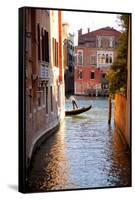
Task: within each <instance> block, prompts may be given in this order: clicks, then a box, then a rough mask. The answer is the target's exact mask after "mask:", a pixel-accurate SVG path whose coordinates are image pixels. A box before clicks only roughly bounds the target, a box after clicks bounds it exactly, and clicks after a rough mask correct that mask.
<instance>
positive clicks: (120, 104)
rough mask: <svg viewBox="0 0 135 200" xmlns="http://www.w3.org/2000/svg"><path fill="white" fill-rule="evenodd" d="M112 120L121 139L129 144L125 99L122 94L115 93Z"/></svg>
mask: <svg viewBox="0 0 135 200" xmlns="http://www.w3.org/2000/svg"><path fill="white" fill-rule="evenodd" d="M114 121H115V125H116V129H118V130H119V132H120V133H121V136H122V137H123V139H124V140H125V141H126V142H127V143H128V145H129V140H130V138H129V134H128V133H127V123H128V117H127V99H126V97H125V96H124V95H122V94H116V95H115V111H114Z"/></svg>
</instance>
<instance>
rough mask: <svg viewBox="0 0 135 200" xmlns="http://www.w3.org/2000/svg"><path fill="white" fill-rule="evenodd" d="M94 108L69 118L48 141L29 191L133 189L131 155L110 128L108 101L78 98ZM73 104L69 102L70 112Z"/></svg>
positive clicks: (35, 163)
mask: <svg viewBox="0 0 135 200" xmlns="http://www.w3.org/2000/svg"><path fill="white" fill-rule="evenodd" d="M77 103H78V105H79V106H84V105H85V106H87V105H90V104H92V109H91V110H89V111H87V112H86V113H83V114H81V115H78V116H74V117H66V118H65V120H64V122H63V123H62V125H61V127H60V129H59V131H58V132H57V133H55V134H54V135H53V136H51V137H50V138H49V139H48V140H46V141H45V142H44V143H43V144H42V145H41V147H40V149H39V150H38V151H37V153H36V155H35V156H34V159H33V161H32V166H33V167H32V169H31V171H30V175H29V178H28V191H29V192H39V191H52V190H65V189H80V188H100V187H101V188H102V187H121V186H130V159H129V158H130V154H129V151H128V150H127V148H125V146H124V145H123V144H122V142H121V139H120V137H119V135H118V133H116V131H114V125H113V120H112V123H111V126H108V124H107V121H108V100H107V99H105V98H93V99H92V98H86V97H78V100H77ZM68 108H71V103H70V102H69V101H68V100H67V101H66V109H68Z"/></svg>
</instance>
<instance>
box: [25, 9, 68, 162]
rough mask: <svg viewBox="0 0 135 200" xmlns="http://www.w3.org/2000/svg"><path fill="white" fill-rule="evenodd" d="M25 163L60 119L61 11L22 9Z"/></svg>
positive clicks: (61, 100) (61, 95) (62, 89)
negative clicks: (23, 33)
mask: <svg viewBox="0 0 135 200" xmlns="http://www.w3.org/2000/svg"><path fill="white" fill-rule="evenodd" d="M25 16H26V28H25V31H26V32H25V35H26V49H25V52H26V163H27V164H28V161H29V160H30V158H31V155H32V152H33V149H34V148H35V146H36V144H37V141H38V140H39V139H40V138H41V137H42V136H44V135H45V134H47V133H48V132H49V131H51V130H53V129H55V128H56V127H58V125H59V123H60V121H61V120H62V119H63V118H64V114H65V111H64V107H65V105H64V102H65V100H64V93H65V91H64V69H63V63H62V58H63V51H62V13H61V11H53V10H45V9H35V8H26V9H25Z"/></svg>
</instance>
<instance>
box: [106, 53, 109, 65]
mask: <svg viewBox="0 0 135 200" xmlns="http://www.w3.org/2000/svg"><path fill="white" fill-rule="evenodd" d="M108 62H109V59H108V54H106V63H108Z"/></svg>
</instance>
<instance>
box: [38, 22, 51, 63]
mask: <svg viewBox="0 0 135 200" xmlns="http://www.w3.org/2000/svg"><path fill="white" fill-rule="evenodd" d="M37 34H38V59H39V60H41V52H42V61H45V62H49V37H48V32H47V31H46V30H44V29H43V28H41V37H40V26H39V24H38V27H37ZM40 38H41V39H40ZM40 40H41V41H40Z"/></svg>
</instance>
